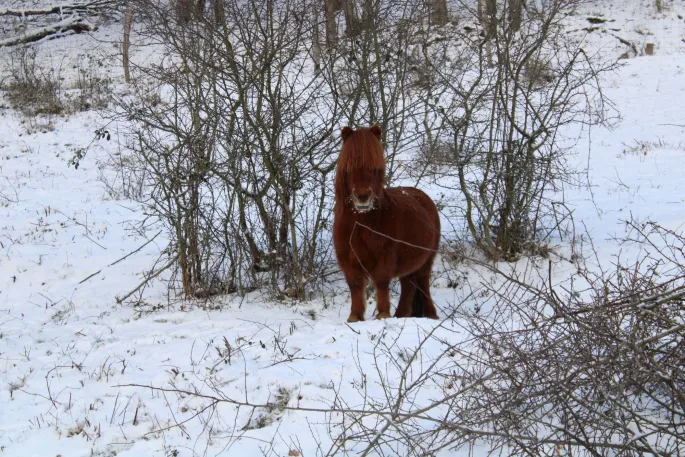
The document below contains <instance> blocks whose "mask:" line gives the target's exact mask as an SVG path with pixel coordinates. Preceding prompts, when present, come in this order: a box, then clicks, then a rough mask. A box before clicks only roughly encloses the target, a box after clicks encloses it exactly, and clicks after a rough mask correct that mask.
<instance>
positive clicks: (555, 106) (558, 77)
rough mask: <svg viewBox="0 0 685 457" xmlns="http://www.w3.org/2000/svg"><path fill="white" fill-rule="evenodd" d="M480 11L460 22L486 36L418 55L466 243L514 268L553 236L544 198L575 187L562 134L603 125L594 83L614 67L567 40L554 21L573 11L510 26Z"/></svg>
mask: <svg viewBox="0 0 685 457" xmlns="http://www.w3.org/2000/svg"><path fill="white" fill-rule="evenodd" d="M503 3H504V5H505V6H506V5H509V2H508V1H507V2H503ZM479 4H480V3H479ZM485 4H486V5H485V6H486V8H485V7H484V8H481V11H480V13H481V14H480V16H479V15H478V13H479V12H478V11H474V10H470V9H468V8H465V9H464V10H462V11H461V13H462V16H463V17H464V18H465V19H467V20H470V21H474V20H475V19H476V18H477V17H480V18H481V22H483V21H485V23H486V28H487V33H484V34H483V36H482V37H481V36H478V35H473V34H470V33H468V32H464V31H463V30H462V29H459V28H454V29H450V31H449V33H450V35H449V38H448V39H446V40H444V41H443V42H441V43H443V44H442V46H440V45H439V44H435V45H434V46H433V47H432V48H431V52H430V53H427V54H426V55H427V60H426V64H427V65H428V66H430V68H432V69H433V71H434V72H435V73H436V76H435V79H436V81H437V83H436V86H435V87H434V89H433V93H434V94H439V95H440V98H439V100H438V101H437V102H436V103H435V105H434V108H435V110H436V112H437V113H438V114H439V119H440V122H438V123H437V126H436V128H434V136H436V137H439V138H441V139H442V140H443V141H445V142H450V143H451V149H452V155H453V157H452V160H451V162H452V163H453V164H454V165H453V166H452V167H450V169H449V170H447V169H445V168H443V169H442V170H441V171H442V173H441V175H440V176H442V177H443V178H448V180H449V181H452V182H457V183H458V187H459V190H460V192H461V193H462V194H463V196H464V199H465V209H464V211H463V217H464V218H465V219H466V226H467V229H468V231H469V233H470V235H471V236H472V238H473V240H474V242H475V243H476V245H477V246H478V247H479V248H480V249H481V250H482V251H483V252H484V253H485V254H486V255H487V256H488V257H490V258H493V259H504V260H515V259H517V258H518V257H519V256H520V255H521V254H523V253H524V252H525V251H526V246H528V245H529V243H530V242H531V241H541V240H544V237H545V236H549V234H550V232H551V230H553V229H554V227H556V224H557V222H558V220H559V218H558V217H553V215H554V213H555V211H556V209H559V208H556V209H555V208H554V207H553V205H552V204H551V202H550V201H549V199H548V198H547V196H548V195H551V194H553V193H554V192H556V191H559V190H560V189H561V188H562V187H563V186H564V185H568V184H573V183H577V176H575V173H576V172H577V170H573V169H571V168H570V167H569V166H568V160H567V158H568V154H570V152H571V150H572V148H573V146H575V144H574V143H575V142H574V139H573V138H571V139H567V138H563V137H562V136H561V132H562V130H561V129H563V128H564V127H565V126H567V125H571V124H579V123H586V124H596V123H601V122H605V121H606V120H607V118H608V114H609V112H610V104H609V102H608V101H607V100H606V99H605V98H604V96H603V93H602V91H601V90H600V79H599V77H600V75H601V74H602V73H603V72H605V71H609V70H611V69H612V68H613V63H608V64H602V63H601V62H600V61H597V60H596V59H594V57H593V56H589V55H588V54H586V53H585V51H584V50H583V49H582V48H581V47H579V45H578V44H574V43H573V42H571V41H570V40H569V39H567V38H566V32H565V29H564V27H563V25H562V22H561V19H562V18H563V17H565V16H567V15H568V14H571V13H572V11H573V8H574V6H575V5H576V4H577V2H573V1H571V2H569V1H561V0H559V1H551V2H546V3H545V5H539V4H533V5H530V7H529V8H527V9H526V10H525V14H522V15H521V16H520V17H519V16H517V21H519V20H520V22H517V23H516V24H512V22H511V18H510V17H509V16H507V11H509V10H508V8H506V7H505V8H501V9H498V5H499V3H498V2H490V1H489V0H488V1H485ZM517 8H518V7H517ZM517 8H514V9H516V10H517ZM517 11H518V10H517ZM484 18H485V19H487V20H485V19H484ZM445 33H448V31H445ZM444 182H447V179H446V180H444Z"/></svg>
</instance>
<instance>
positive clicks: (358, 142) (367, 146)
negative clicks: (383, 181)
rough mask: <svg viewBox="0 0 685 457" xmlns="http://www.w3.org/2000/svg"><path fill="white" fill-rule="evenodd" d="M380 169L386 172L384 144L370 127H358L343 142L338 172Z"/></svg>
mask: <svg viewBox="0 0 685 457" xmlns="http://www.w3.org/2000/svg"><path fill="white" fill-rule="evenodd" d="M357 170H380V171H381V172H382V173H383V174H385V157H384V154H383V146H382V145H381V142H380V141H379V140H378V138H377V136H376V135H375V134H374V133H373V132H372V131H371V130H370V129H365V128H361V129H357V130H355V131H354V132H353V133H351V134H349V135H348V137H347V139H346V140H345V142H344V143H343V147H342V151H341V152H340V158H339V159H338V172H339V173H340V172H354V171H357Z"/></svg>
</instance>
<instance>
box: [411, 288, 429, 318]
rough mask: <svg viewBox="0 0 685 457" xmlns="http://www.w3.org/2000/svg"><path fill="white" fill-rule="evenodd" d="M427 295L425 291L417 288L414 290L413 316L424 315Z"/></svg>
mask: <svg viewBox="0 0 685 457" xmlns="http://www.w3.org/2000/svg"><path fill="white" fill-rule="evenodd" d="M425 305H426V297H425V295H424V294H423V291H421V290H419V288H418V287H417V288H416V292H414V300H413V301H412V303H411V317H423V311H424V309H425V308H426V306H425Z"/></svg>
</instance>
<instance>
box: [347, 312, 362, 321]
mask: <svg viewBox="0 0 685 457" xmlns="http://www.w3.org/2000/svg"><path fill="white" fill-rule="evenodd" d="M363 320H364V318H363V317H359V316H357V315H355V314H350V317H348V318H347V322H350V323H352V322H361V321H363Z"/></svg>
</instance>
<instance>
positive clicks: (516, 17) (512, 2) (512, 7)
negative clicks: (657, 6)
mask: <svg viewBox="0 0 685 457" xmlns="http://www.w3.org/2000/svg"><path fill="white" fill-rule="evenodd" d="M659 1H660V0H657V2H659ZM521 13H522V8H521V0H509V23H510V26H511V29H512V30H513V31H514V32H518V31H519V29H520V28H521Z"/></svg>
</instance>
